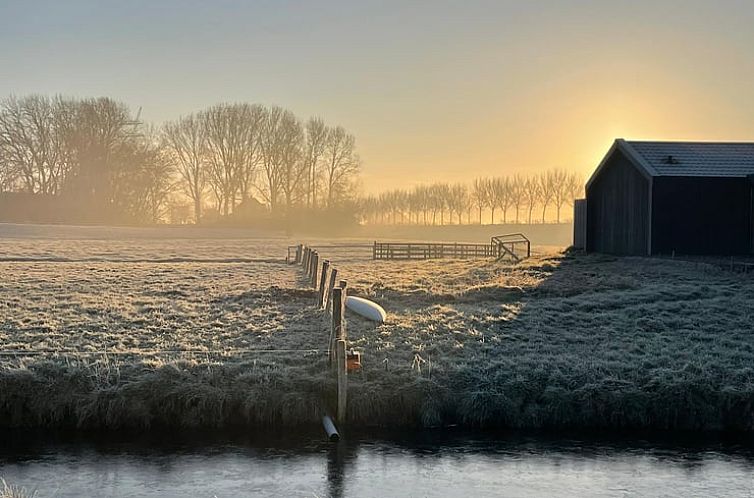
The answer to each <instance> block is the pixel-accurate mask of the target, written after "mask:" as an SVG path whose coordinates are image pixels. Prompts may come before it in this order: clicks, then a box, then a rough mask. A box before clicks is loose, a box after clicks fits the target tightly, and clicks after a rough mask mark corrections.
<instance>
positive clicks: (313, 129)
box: [304, 118, 328, 208]
mask: <svg viewBox="0 0 754 498" xmlns="http://www.w3.org/2000/svg"><path fill="white" fill-rule="evenodd" d="M327 135H328V130H327V127H326V126H325V123H324V121H322V120H321V119H320V118H311V119H310V120H309V121H307V122H306V143H305V145H304V161H305V163H306V169H307V173H308V184H307V188H306V205H307V207H311V208H316V207H317V187H318V186H317V179H318V178H319V176H318V175H319V170H318V168H319V165H320V162H321V161H322V156H323V155H324V153H325V147H326V146H327Z"/></svg>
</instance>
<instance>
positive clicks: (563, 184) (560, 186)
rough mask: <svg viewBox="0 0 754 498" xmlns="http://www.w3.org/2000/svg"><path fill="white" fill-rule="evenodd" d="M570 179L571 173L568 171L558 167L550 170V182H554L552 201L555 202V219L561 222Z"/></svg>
mask: <svg viewBox="0 0 754 498" xmlns="http://www.w3.org/2000/svg"><path fill="white" fill-rule="evenodd" d="M568 180H569V174H568V172H567V171H564V170H561V169H556V170H553V171H551V172H549V179H548V182H549V183H551V184H552V202H553V204H555V211H556V217H555V220H556V222H557V223H560V208H561V207H563V204H565V202H566V201H567V197H568Z"/></svg>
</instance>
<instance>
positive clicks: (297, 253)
mask: <svg viewBox="0 0 754 498" xmlns="http://www.w3.org/2000/svg"><path fill="white" fill-rule="evenodd" d="M302 247H303V246H302V245H301V244H299V245H297V246H296V264H297V265H300V264H301V249H302Z"/></svg>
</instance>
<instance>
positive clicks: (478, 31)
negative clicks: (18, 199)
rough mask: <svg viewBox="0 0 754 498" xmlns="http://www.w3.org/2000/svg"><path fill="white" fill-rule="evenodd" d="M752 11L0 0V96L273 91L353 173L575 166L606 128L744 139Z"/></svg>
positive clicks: (373, 179) (153, 101) (654, 135)
mask: <svg viewBox="0 0 754 498" xmlns="http://www.w3.org/2000/svg"><path fill="white" fill-rule="evenodd" d="M40 3H43V4H44V6H43V7H42V8H40ZM723 6H724V7H725V8H723ZM752 22H754V5H752V4H749V3H747V2H736V1H729V2H722V3H721V2H717V3H715V4H714V5H713V4H712V3H711V2H698V1H687V2H678V1H675V2H667V1H666V2H659V3H658V2H648V1H640V2H631V3H625V4H619V3H612V4H611V5H606V4H603V3H602V2H596V1H582V2H570V3H569V5H567V6H566V5H563V4H562V2H537V4H536V5H534V4H525V5H524V4H522V3H519V2H473V3H468V2H466V3H464V4H457V3H453V2H431V3H413V4H411V5H406V4H403V3H398V2H395V3H384V2H360V3H359V4H358V5H354V4H350V3H347V2H326V3H322V4H319V3H318V4H316V5H315V4H304V3H297V2H254V3H253V4H242V3H240V2H222V3H220V4H218V3H213V4H211V5H210V4H204V3H202V2H176V1H165V2H159V3H153V2H130V3H128V4H127V5H126V4H106V5H105V4H98V3H95V2H85V1H75V2H66V3H65V4H62V3H61V4H58V3H55V2H36V3H34V5H31V4H26V3H22V2H4V3H2V4H0V43H2V45H3V47H4V54H3V64H2V65H0V67H1V68H2V69H0V96H6V95H9V94H17V95H26V94H29V93H43V94H62V95H68V96H76V97H86V96H110V97H113V98H115V99H118V100H121V101H123V102H124V103H126V104H128V105H129V106H131V107H132V109H134V110H136V109H138V108H139V107H141V108H142V109H143V112H142V119H144V120H145V121H146V122H149V123H154V124H161V123H163V122H164V121H166V120H171V119H175V118H177V117H179V116H181V115H185V114H188V113H191V112H194V111H198V110H200V109H202V108H204V107H207V106H209V105H212V104H214V103H217V102H224V101H228V102H240V101H245V102H259V103H262V104H277V105H281V106H284V107H286V108H289V109H291V110H292V111H294V112H295V113H296V114H297V115H300V116H302V117H304V118H305V117H308V116H320V117H322V118H323V119H325V120H326V121H327V122H329V123H333V124H340V125H343V126H344V127H346V128H347V129H348V130H350V131H351V132H353V134H354V135H355V136H356V139H357V143H358V151H359V154H360V156H361V158H362V160H363V170H362V178H363V184H364V190H365V191H366V192H374V191H377V190H383V189H387V188H391V187H394V186H399V185H405V186H408V185H414V184H418V183H427V182H431V181H435V180H448V181H468V180H469V179H470V177H472V176H486V175H501V174H513V173H519V172H522V173H523V172H538V171H543V170H546V169H550V168H567V169H571V170H575V171H577V172H579V173H581V174H582V175H584V176H587V175H588V174H589V173H590V172H591V171H592V169H593V168H594V167H595V166H596V164H597V162H598V161H599V159H600V158H601V157H602V155H603V154H604V153H605V152H606V151H607V149H608V148H609V146H610V144H611V142H612V140H613V139H614V138H616V137H625V138H632V139H657V140H662V139H665V140H670V139H680V140H736V141H747V140H754V112H753V111H754V99H752V98H751V97H752V96H754V90H752V89H751V86H750V84H749V82H750V81H751V80H752V77H754V59H753V58H752V57H751V56H750V53H749V52H750V50H749V49H750V47H751V46H754V30H751V29H750V26H751V25H752Z"/></svg>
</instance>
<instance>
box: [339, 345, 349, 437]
mask: <svg viewBox="0 0 754 498" xmlns="http://www.w3.org/2000/svg"><path fill="white" fill-rule="evenodd" d="M336 355H337V357H338V359H337V365H338V367H337V368H338V370H337V372H338V411H337V415H336V416H337V418H338V422H340V423H341V424H342V423H345V421H346V403H347V393H348V372H347V371H346V341H345V339H340V340H338V343H337V346H336Z"/></svg>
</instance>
